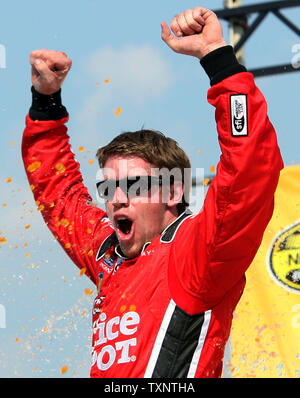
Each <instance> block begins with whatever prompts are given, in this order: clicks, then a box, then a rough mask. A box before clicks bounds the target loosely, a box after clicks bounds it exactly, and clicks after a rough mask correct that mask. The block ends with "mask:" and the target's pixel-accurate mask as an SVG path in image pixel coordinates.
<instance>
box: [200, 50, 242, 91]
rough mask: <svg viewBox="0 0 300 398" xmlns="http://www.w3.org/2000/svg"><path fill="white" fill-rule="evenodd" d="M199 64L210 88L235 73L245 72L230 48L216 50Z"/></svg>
mask: <svg viewBox="0 0 300 398" xmlns="http://www.w3.org/2000/svg"><path fill="white" fill-rule="evenodd" d="M200 63H201V65H202V67H203V69H204V70H205V72H206V73H207V75H208V77H209V79H210V85H211V86H213V85H214V84H217V83H219V82H221V81H222V80H224V79H226V78H227V77H229V76H232V75H235V74H236V73H240V72H246V71H247V69H246V68H245V66H243V65H241V64H240V63H239V62H238V60H237V58H236V56H235V54H234V51H233V47H232V46H224V47H220V48H217V49H216V50H214V51H212V52H210V53H209V54H207V55H206V56H205V57H203V58H202V59H201V60H200Z"/></svg>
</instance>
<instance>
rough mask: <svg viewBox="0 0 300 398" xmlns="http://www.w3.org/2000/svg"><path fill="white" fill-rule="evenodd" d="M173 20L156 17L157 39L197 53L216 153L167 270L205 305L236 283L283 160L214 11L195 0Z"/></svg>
mask: <svg viewBox="0 0 300 398" xmlns="http://www.w3.org/2000/svg"><path fill="white" fill-rule="evenodd" d="M171 27H172V30H173V33H174V34H175V35H176V36H175V35H173V34H172V33H171V32H170V30H169V28H168V26H167V25H166V24H165V23H163V24H162V38H163V40H164V41H165V42H166V43H167V44H168V45H169V46H170V47H171V48H172V49H173V50H174V51H176V52H178V53H182V54H187V55H192V56H195V57H196V58H198V59H200V61H201V64H202V66H203V68H204V69H205V71H206V72H207V74H208V76H209V78H210V83H211V86H212V87H211V88H210V90H209V92H208V101H209V103H210V104H211V105H213V106H214V107H215V108H216V113H215V117H216V123H217V130H218V139H219V143H220V148H221V152H222V154H221V157H220V161H219V164H218V167H217V174H216V177H215V178H214V180H213V182H212V184H211V186H210V188H209V190H208V193H207V196H206V199H205V202H204V206H203V209H202V210H201V212H200V213H199V214H198V215H196V216H194V217H192V218H190V219H189V220H187V221H186V222H185V223H184V224H183V226H182V228H181V229H180V231H179V239H181V244H180V245H177V247H176V251H175V253H176V258H177V259H181V260H180V261H178V260H177V259H175V260H174V262H175V264H176V265H175V270H174V272H173V273H172V276H173V284H172V286H174V290H175V289H176V294H177V296H178V292H179V291H181V293H182V295H185V294H186V293H187V292H188V295H190V296H194V297H197V298H198V299H200V300H201V298H202V299H203V307H201V309H202V310H203V309H205V308H206V309H207V308H208V307H212V306H213V305H215V304H216V303H218V301H219V300H220V299H221V297H222V296H224V295H225V294H226V292H228V291H229V290H230V289H231V288H233V287H234V286H235V285H236V284H237V283H240V286H242V284H243V279H244V273H245V271H246V270H247V267H248V266H249V265H250V264H251V262H252V260H253V258H254V256H255V254H256V251H257V250H258V248H259V245H260V242H261V239H262V236H263V233H264V231H265V228H266V226H267V224H268V222H269V220H270V218H271V216H272V212H273V204H274V192H275V190H276V186H277V183H278V178H279V174H280V170H281V168H282V167H283V162H282V159H281V155H280V151H279V148H278V145H277V139H276V133H275V131H274V128H273V126H272V124H271V123H270V121H269V118H268V115H267V104H266V101H265V98H264V96H263V95H262V93H261V92H260V90H259V89H258V88H257V86H256V85H255V82H254V79H253V76H252V75H251V74H250V73H248V72H247V71H246V69H245V67H244V66H242V65H240V64H239V63H238V62H237V60H236V57H235V55H234V52H233V49H232V47H231V46H227V45H226V42H225V41H224V39H223V36H222V29H221V25H220V22H219V21H218V19H217V17H216V15H215V14H214V13H213V12H212V11H208V10H206V9H204V8H200V7H196V8H195V9H194V10H188V11H186V12H185V13H182V14H179V15H178V16H177V17H175V18H174V19H173V21H172V24H171ZM184 35H187V36H184ZM180 37H181V38H180ZM182 242H184V243H182ZM183 247H184V250H183V249H182V248H183ZM187 248H190V250H187Z"/></svg>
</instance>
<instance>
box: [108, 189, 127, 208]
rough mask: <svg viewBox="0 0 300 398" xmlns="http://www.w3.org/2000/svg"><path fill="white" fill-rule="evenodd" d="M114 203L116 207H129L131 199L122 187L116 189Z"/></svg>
mask: <svg viewBox="0 0 300 398" xmlns="http://www.w3.org/2000/svg"><path fill="white" fill-rule="evenodd" d="M112 203H113V205H114V206H116V207H122V206H128V205H129V199H128V196H127V194H126V193H125V192H123V191H122V189H121V188H120V187H117V188H116V191H115V194H114V197H113V200H112Z"/></svg>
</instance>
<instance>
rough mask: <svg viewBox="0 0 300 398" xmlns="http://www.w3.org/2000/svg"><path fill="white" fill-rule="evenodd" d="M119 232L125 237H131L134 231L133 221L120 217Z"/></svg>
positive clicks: (118, 222)
mask: <svg viewBox="0 0 300 398" xmlns="http://www.w3.org/2000/svg"><path fill="white" fill-rule="evenodd" d="M115 222H116V226H117V229H118V231H119V232H120V233H121V235H122V236H123V237H129V236H130V235H131V233H132V230H133V221H132V220H130V219H129V218H128V217H118V218H117V219H116V220H115Z"/></svg>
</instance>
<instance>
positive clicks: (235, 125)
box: [230, 94, 248, 137]
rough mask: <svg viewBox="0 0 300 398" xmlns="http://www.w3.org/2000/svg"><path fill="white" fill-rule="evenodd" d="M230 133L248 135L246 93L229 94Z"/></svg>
mask: <svg viewBox="0 0 300 398" xmlns="http://www.w3.org/2000/svg"><path fill="white" fill-rule="evenodd" d="M230 109H231V134H232V136H233V137H242V136H247V135H248V111H247V95H246V94H234V95H231V96H230Z"/></svg>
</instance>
